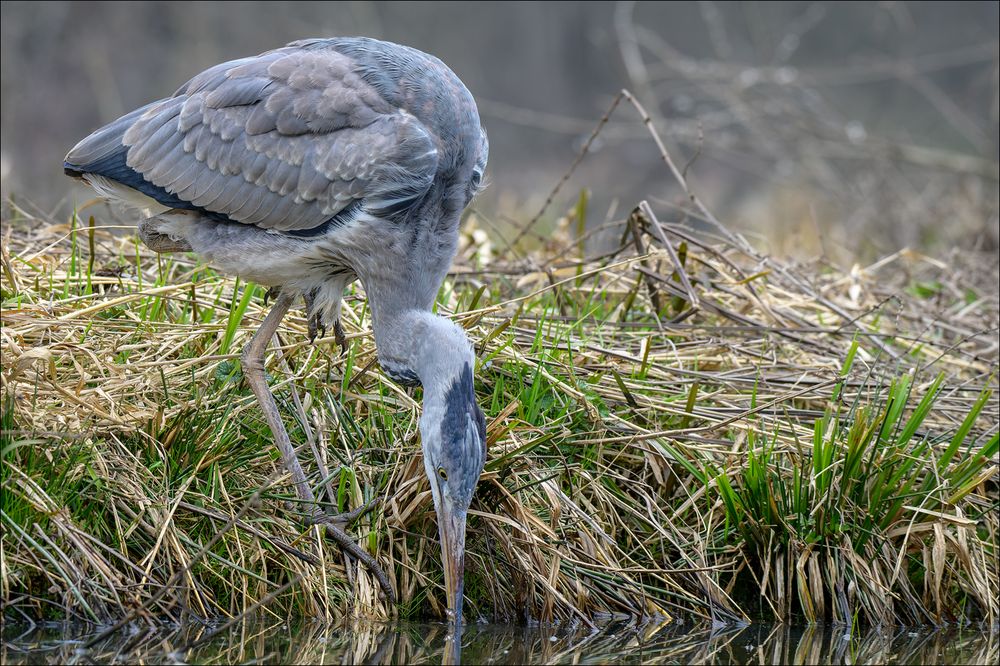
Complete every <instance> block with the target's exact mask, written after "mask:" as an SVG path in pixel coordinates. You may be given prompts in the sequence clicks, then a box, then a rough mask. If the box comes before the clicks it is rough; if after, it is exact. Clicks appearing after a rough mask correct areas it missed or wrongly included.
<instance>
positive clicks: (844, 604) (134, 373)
mask: <svg viewBox="0 0 1000 666" xmlns="http://www.w3.org/2000/svg"><path fill="white" fill-rule="evenodd" d="M663 154H664V158H665V159H667V160H668V161H669V158H668V157H667V155H666V153H665V151H664V153H663ZM676 210H677V209H675V210H674V211H672V212H663V211H661V212H660V213H659V214H657V213H656V212H655V211H654V210H653V209H652V207H650V206H648V205H647V204H643V205H641V206H639V207H637V208H636V209H635V210H634V211H633V212H632V213H631V214H630V215H629V216H627V217H626V218H625V219H620V220H617V221H615V222H614V223H613V228H614V231H615V233H616V234H617V235H618V236H620V238H621V242H620V243H619V244H618V247H617V248H616V249H615V250H614V251H612V252H609V253H606V254H604V255H602V256H599V257H584V256H583V254H584V253H583V247H584V241H583V238H582V236H583V234H582V229H583V224H582V223H583V219H584V218H585V215H586V199H585V197H581V200H580V203H579V204H578V205H577V207H576V208H574V209H573V210H572V211H570V213H569V214H568V215H567V216H565V217H564V218H562V219H561V220H560V221H559V222H558V223H557V224H556V225H555V226H554V227H553V230H552V232H551V233H549V234H547V235H546V237H545V240H544V242H539V243H535V244H534V247H533V248H530V249H524V245H523V244H522V245H521V246H520V249H519V250H518V251H514V250H508V249H504V251H503V252H496V253H494V252H491V251H490V248H489V247H487V246H484V244H483V243H482V242H481V241H482V240H483V238H482V236H481V233H480V232H479V231H478V225H477V222H476V220H475V219H473V220H471V221H470V223H469V224H468V225H467V227H466V232H465V236H464V238H465V243H464V249H463V251H462V254H461V257H460V259H459V262H458V263H457V265H456V268H455V271H454V272H453V274H452V275H451V276H450V278H449V280H448V281H447V283H446V285H445V287H444V288H443V289H442V293H441V297H440V299H439V309H440V311H442V312H448V313H455V314H454V315H453V316H454V317H455V318H456V320H457V321H459V322H461V323H462V324H463V325H464V326H465V327H466V328H467V329H468V330H469V332H470V335H471V337H472V339H473V340H474V341H476V344H477V352H478V357H479V359H480V367H479V368H478V370H477V392H478V394H479V398H480V401H481V404H482V405H483V407H484V411H485V412H486V414H487V421H488V429H487V433H488V446H489V458H488V462H487V465H486V470H485V472H484V475H483V477H482V479H481V481H480V484H479V487H478V490H477V496H476V500H475V501H474V503H473V507H472V511H471V512H470V523H469V544H468V550H469V555H468V558H467V561H468V564H467V573H466V577H467V582H466V594H467V599H468V601H467V604H468V606H467V608H468V610H467V613H468V615H469V616H470V617H472V618H476V617H487V618H492V619H497V620H523V619H534V620H539V621H543V622H549V621H554V620H571V621H579V622H582V623H585V624H589V623H591V622H593V621H594V620H595V618H598V617H601V616H603V615H605V614H609V613H611V614H620V613H627V614H630V615H633V616H650V615H661V616H671V615H678V614H693V615H695V616H698V617H702V618H706V619H709V618H711V619H714V620H720V621H742V620H746V619H749V618H751V617H757V616H759V615H760V614H761V613H763V614H769V615H774V616H776V617H778V618H781V619H793V618H804V619H807V620H824V619H826V620H833V621H836V622H842V623H848V624H851V623H854V622H859V621H860V622H868V623H875V624H897V623H906V624H914V623H936V624H943V623H947V622H952V621H961V622H967V621H985V622H987V623H989V624H995V623H996V622H997V618H998V611H1000V605H998V602H997V599H998V593H1000V581H998V574H997V570H998V567H997V564H998V560H997V531H998V529H1000V518H998V511H997V502H998V489H997V488H998V485H997V484H998V467H997V441H998V440H997V438H998V435H997V428H998V421H1000V417H998V411H1000V406H998V400H997V397H996V394H995V390H996V386H997V381H998V380H997V318H998V309H1000V303H998V294H997V291H998V290H997V265H996V261H995V257H979V256H973V255H970V254H969V253H965V254H956V255H955V256H951V257H945V258H943V259H941V260H938V259H933V258H930V257H926V256H922V255H920V254H919V253H916V252H907V251H904V252H899V253H896V254H894V255H891V256H888V257H885V258H884V259H882V260H880V261H878V262H876V263H874V264H872V265H869V266H856V267H854V268H853V269H852V270H850V271H847V272H844V271H841V270H838V269H837V268H836V267H834V266H831V265H828V264H826V263H824V262H823V261H822V260H816V261H813V262H804V263H790V262H784V261H779V260H777V259H775V258H773V257H768V256H763V255H760V254H758V253H756V252H755V251H754V250H753V249H752V248H751V247H750V246H749V244H747V243H746V242H745V241H744V240H743V239H741V238H739V237H738V236H734V235H732V234H729V233H724V232H722V231H721V229H720V230H719V231H717V232H715V233H709V232H704V231H694V230H692V228H691V226H689V225H687V224H682V223H681V222H683V215H678V214H677V213H676ZM101 211H102V209H100V208H90V209H86V210H81V211H80V214H79V216H78V217H76V218H74V219H73V220H71V221H70V222H69V223H68V224H67V223H53V222H50V221H47V220H44V219H39V218H37V217H34V216H32V215H29V214H27V213H25V212H24V211H23V210H21V209H19V208H17V207H15V206H10V207H8V209H7V210H6V211H5V214H4V244H3V247H4V250H3V312H2V315H3V329H2V351H3V372H2V375H0V376H2V381H3V423H2V425H3V440H2V455H3V468H2V469H3V472H2V502H0V506H2V521H3V536H2V537H0V538H2V542H0V543H2V550H0V555H2V567H0V585H2V589H0V594H2V600H3V606H4V611H5V613H6V614H8V615H10V614H12V613H13V614H17V613H23V614H25V615H28V616H31V617H36V618H37V617H43V618H53V617H59V618H66V619H74V620H87V621H92V622H108V621H109V620H119V619H122V620H125V621H131V620H135V619H137V618H150V619H152V618H174V619H183V618H186V617H200V618H206V617H232V618H238V617H241V616H244V615H246V614H249V613H252V612H256V611H260V612H263V613H267V614H273V615H275V616H277V617H287V616H288V615H289V614H291V615H303V616H319V617H326V618H336V617H344V616H362V617H376V618H381V617H388V616H392V615H395V614H398V615H400V616H403V617H415V616H423V615H432V616H433V615H440V614H441V613H442V612H443V593H442V578H441V572H440V560H439V551H438V545H437V541H436V527H435V524H434V514H433V510H432V504H431V499H430V491H429V489H428V486H427V483H426V480H425V478H424V472H423V467H422V463H421V461H420V448H419V441H418V429H417V420H418V417H419V394H418V393H413V392H408V391H407V390H405V389H403V388H401V387H399V386H397V385H395V384H393V383H392V382H391V381H389V380H388V379H386V378H385V377H384V376H383V375H382V373H381V371H380V368H379V366H378V364H377V362H376V357H375V349H374V345H373V342H372V339H371V336H370V327H369V325H368V322H367V310H366V306H365V301H364V298H363V295H362V293H361V289H360V287H357V286H356V287H355V291H354V293H353V295H352V296H351V297H350V298H348V299H347V302H346V303H345V322H344V323H345V327H346V328H347V331H348V333H349V338H350V343H351V345H350V351H349V352H348V354H347V355H345V356H343V357H341V356H339V355H338V353H337V349H336V346H335V345H334V344H333V341H332V339H321V340H317V342H316V344H310V343H309V341H308V339H307V336H306V322H305V319H304V317H303V316H302V315H301V312H299V314H298V316H296V315H295V314H294V313H293V315H292V316H291V317H290V318H289V319H287V320H286V324H285V325H284V326H283V327H282V330H281V333H280V334H279V338H280V340H279V341H278V344H276V346H275V347H274V348H272V349H273V350H274V351H272V353H271V355H270V356H269V361H268V372H269V373H270V374H271V375H272V376H273V383H272V390H273V391H274V392H275V394H276V395H277V396H278V400H279V402H280V403H281V405H282V409H283V410H284V414H285V418H286V422H287V423H289V424H290V425H291V428H290V434H291V436H292V438H293V441H294V442H296V443H297V444H298V445H299V446H300V456H301V457H302V459H303V460H306V461H307V462H308V464H307V470H308V469H311V471H312V474H313V476H312V478H313V481H314V487H315V489H316V491H317V495H318V496H319V497H320V498H321V499H322V501H325V502H327V503H329V505H330V507H331V509H333V510H346V509H350V508H354V507H357V506H360V505H362V504H363V503H365V502H367V501H369V500H371V499H372V498H380V499H381V502H380V504H379V505H378V507H377V509H376V511H375V512H374V513H372V514H369V516H367V517H365V518H363V519H362V520H361V521H359V523H358V524H357V525H355V527H354V532H355V534H356V535H357V536H358V538H359V540H360V542H361V544H362V545H363V546H364V547H365V548H366V549H367V550H368V551H369V552H370V553H371V554H372V555H374V556H375V557H376V558H377V559H378V560H379V562H380V563H381V564H382V566H383V567H384V568H385V570H386V571H387V572H389V575H390V577H391V578H392V582H393V585H394V587H395V589H396V590H397V594H398V596H399V598H400V600H401V601H400V605H399V606H398V607H397V608H391V607H389V606H388V605H386V603H385V602H384V601H383V600H381V599H380V598H379V595H378V586H377V583H376V581H374V580H373V579H372V578H371V577H370V576H369V574H368V573H367V571H365V570H364V569H358V568H356V567H348V568H345V562H344V559H343V557H342V556H341V554H340V553H339V552H338V551H337V550H336V547H335V545H334V544H332V543H330V542H326V541H324V540H323V539H321V538H320V537H319V534H320V533H319V532H318V531H317V528H315V527H310V526H308V525H305V524H303V523H302V522H301V521H300V520H299V519H298V514H297V512H296V511H295V510H294V507H293V506H290V505H289V503H290V502H291V499H292V498H293V497H294V493H292V492H291V491H290V489H289V488H288V487H287V486H286V483H287V479H286V478H285V476H284V475H283V474H282V471H281V468H280V460H279V459H278V457H277V454H276V452H275V451H274V450H273V446H272V445H271V442H270V438H269V435H268V430H267V427H266V425H265V424H264V423H263V420H262V418H261V417H260V415H259V413H258V411H257V409H256V407H255V402H254V400H253V397H252V394H251V393H250V392H249V390H248V388H247V387H246V386H245V385H244V383H243V382H242V381H241V375H240V371H239V365H238V351H239V349H240V348H241V346H242V344H243V343H244V342H245V340H246V339H248V335H249V333H250V332H251V331H252V330H253V329H254V328H255V324H256V322H258V321H259V320H260V319H261V317H262V316H263V314H264V312H265V310H266V307H265V305H264V304H263V299H262V290H259V289H256V288H255V287H253V286H252V285H243V284H239V283H234V282H233V281H232V280H231V279H226V278H224V277H222V276H219V275H216V274H215V273H213V272H212V271H211V270H210V269H207V268H205V267H203V266H200V265H199V264H197V263H196V262H195V261H194V260H193V259H192V258H189V257H185V256H176V257H166V256H156V255H152V254H150V253H149V252H148V251H146V250H145V249H144V248H142V247H140V246H139V245H138V244H137V242H136V240H135V239H134V238H133V237H132V236H130V235H122V234H121V233H116V232H115V231H114V230H113V229H110V228H108V227H105V226H102V224H103V219H102V216H103V215H104V214H103V213H102V212H101ZM92 213H93V215H94V217H93V218H91V217H90V215H91V214H92ZM703 213H707V211H704V209H703V207H700V206H699V205H698V203H697V202H695V206H694V208H693V209H692V210H690V211H688V212H687V213H684V214H685V215H687V214H690V215H692V216H695V217H700V218H702V220H703V221H704V218H705V215H704V214H703ZM667 215H672V216H673V219H668V217H667ZM661 217H662V218H663V219H660V218H661ZM709 223H710V221H709ZM577 230H579V231H577ZM473 238H477V239H478V242H473V240H472V239H473ZM529 245H530V244H529ZM316 461H319V463H320V464H317V462H316ZM320 469H323V470H327V471H328V474H325V475H324V474H322V473H321V472H320V471H319V470H320Z"/></svg>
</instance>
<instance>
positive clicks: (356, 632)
mask: <svg viewBox="0 0 1000 666" xmlns="http://www.w3.org/2000/svg"><path fill="white" fill-rule="evenodd" d="M98 631H99V630H98V629H94V628H89V629H85V628H83V627H79V626H77V627H72V626H64V625H48V626H45V627H35V628H30V627H28V626H26V625H23V624H14V623H5V625H4V627H3V632H2V638H3V641H2V645H0V662H2V663H3V664H92V663H143V664H165V663H190V664H229V663H242V664H256V663H268V664H273V663H280V664H345V663H350V664H365V663H368V664H420V663H425V664H440V663H453V662H454V661H455V660H456V658H459V653H460V658H461V661H462V663H466V664H526V663H546V664H563V663H572V664H611V663H614V664H623V663H624V664H640V663H641V664H673V663H716V664H775V663H778V664H864V663H868V664H870V663H878V664H938V663H948V664H995V663H997V662H998V660H1000V640H998V639H1000V637H998V635H997V634H996V633H993V632H982V631H978V630H968V629H963V630H959V629H941V630H927V629H893V630H867V631H864V632H855V633H854V634H853V635H852V634H851V632H850V631H849V630H848V629H847V628H845V627H822V626H814V627H790V626H776V625H767V624H754V625H751V626H747V627H724V628H715V629H713V628H711V627H707V626H705V625H703V624H690V623H683V622H680V623H678V622H674V623H672V624H659V623H655V622H647V623H642V624H636V623H635V622H630V621H616V622H608V623H606V624H604V625H603V626H602V628H601V629H599V630H598V631H592V630H589V629H587V628H585V627H580V626H577V627H570V626H544V627H539V626H534V627H519V626H512V625H495V624H474V625H469V626H467V627H465V629H464V630H463V632H462V633H461V636H460V637H458V640H456V636H455V635H454V634H453V633H451V632H449V630H448V627H447V626H446V625H444V624H426V623H413V622H400V623H395V624H362V623H351V624H347V625H341V626H330V625H326V624H321V623H300V624H295V625H290V624H287V623H283V622H270V623H269V622H265V621H260V620H258V621H253V622H246V623H243V624H240V625H237V626H235V627H232V628H229V629H226V630H225V631H217V628H213V627H212V626H206V625H193V624H192V625H187V626H184V627H179V628H177V627H174V628H168V627H144V628H135V629H133V630H131V631H129V632H120V633H119V634H117V635H115V636H113V637H111V638H109V639H106V640H104V641H101V642H100V643H98V644H97V645H95V646H94V647H92V648H88V649H85V648H84V647H83V645H84V643H86V642H87V640H88V639H89V638H90V637H92V636H94V635H96V634H97V633H98ZM213 632H216V633H213Z"/></svg>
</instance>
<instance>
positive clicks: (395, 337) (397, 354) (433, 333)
mask: <svg viewBox="0 0 1000 666" xmlns="http://www.w3.org/2000/svg"><path fill="white" fill-rule="evenodd" d="M373 315H374V318H373V322H372V323H373V326H374V331H375V344H376V346H377V347H378V355H379V362H380V363H381V364H382V366H383V368H385V369H386V371H387V372H388V373H389V374H391V375H393V376H395V377H397V378H399V377H400V376H406V375H412V377H413V378H414V379H417V380H419V382H420V384H421V385H423V387H424V400H425V402H426V401H428V400H433V399H435V398H437V397H441V396H440V395H439V394H443V392H445V391H446V390H447V388H448V387H450V386H451V385H452V384H453V383H454V382H455V380H456V378H458V377H460V376H462V374H463V372H465V371H466V369H468V372H470V373H471V371H472V369H473V368H474V367H475V366H474V361H475V356H474V353H473V350H472V345H471V344H470V342H469V338H468V337H467V336H466V335H465V331H464V330H463V329H462V327H461V326H459V325H457V324H455V323H454V322H452V321H450V320H448V319H446V318H444V317H440V316H438V315H436V314H434V313H433V312H429V311H427V310H417V309H412V310H402V311H399V312H375V311H373Z"/></svg>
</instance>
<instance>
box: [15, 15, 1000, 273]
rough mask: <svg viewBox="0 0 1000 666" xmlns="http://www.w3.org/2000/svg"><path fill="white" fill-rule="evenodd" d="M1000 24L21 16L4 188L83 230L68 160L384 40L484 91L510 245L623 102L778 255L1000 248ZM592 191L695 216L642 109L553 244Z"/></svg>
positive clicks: (586, 180) (602, 198)
mask: <svg viewBox="0 0 1000 666" xmlns="http://www.w3.org/2000/svg"><path fill="white" fill-rule="evenodd" d="M998 22H1000V17H998V4H997V3H996V2H982V3H966V2H929V3H917V2H914V3H905V2H878V3H874V2H872V3H841V2H746V3H717V2H690V3H644V2H638V3H636V2H586V3H582V2H566V3H553V2H546V3H534V2H519V3H507V2H497V3H491V2H483V3H472V2H468V3H453V2H441V3H425V2H388V3H381V2H344V3H319V2H315V3H314V2H260V3H258V2H225V3H221V2H220V3H212V2H196V3H186V2H169V3H166V2H164V3H161V2H142V3H139V2H134V3H133V2H107V3H104V2H4V3H3V4H2V23H0V25H2V28H0V30H2V40H0V45H2V46H0V52H2V137H0V138H2V147H0V172H2V194H3V196H4V198H5V199H6V198H7V197H13V199H14V201H15V202H16V203H17V205H19V206H21V207H23V208H24V209H25V210H29V211H33V212H36V213H41V214H45V215H52V216H65V215H67V214H68V213H69V212H70V211H72V207H73V205H74V204H75V203H79V202H82V201H84V200H86V199H88V198H90V196H91V195H90V194H89V193H88V192H86V191H85V190H83V189H82V188H78V187H77V186H75V185H73V184H72V183H71V182H70V181H69V179H67V178H65V177H64V176H63V175H62V168H61V162H62V157H63V155H64V154H65V153H66V152H67V150H68V149H69V148H71V147H72V146H73V144H74V143H76V141H78V140H79V139H81V138H82V137H84V136H85V135H86V134H88V133H89V132H90V131H92V130H94V129H96V128H97V127H99V126H100V125H102V124H104V123H106V122H109V121H111V120H113V119H115V118H116V117H118V116H119V115H121V114H123V113H125V112H127V111H129V110H131V109H133V108H135V107H137V106H140V105H142V104H144V103H146V102H148V101H151V100H153V99H157V98H160V97H164V96H167V95H169V94H171V93H173V91H174V90H176V89H177V88H178V87H179V86H180V85H181V84H182V83H184V82H185V81H186V80H187V79H189V78H190V77H192V76H193V75H195V74H197V73H198V72H199V71H201V70H202V69H204V68H206V67H208V66H210V65H213V64H215V63H218V62H221V61H224V60H227V59H232V58H237V57H241V56H246V55H252V54H256V53H260V52H262V51H266V50H269V49H272V48H275V47H278V46H281V45H283V44H285V43H287V42H289V41H292V40H295V39H301V38H304V37H316V36H336V35H368V36H372V37H378V38H382V39H388V40H391V41H396V42H400V43H404V44H408V45H410V46H414V47H416V48H419V49H422V50H425V51H428V52H430V53H433V54H434V55H436V56H438V57H440V58H441V59H442V60H444V61H445V62H446V63H447V64H448V65H449V66H450V67H451V68H452V69H453V70H455V72H456V73H457V74H458V75H459V76H460V77H461V78H462V80H463V81H464V82H465V83H466V85H467V86H468V87H469V89H470V90H471V91H472V93H473V94H474V95H475V96H476V99H477V100H478V102H479V105H480V112H481V115H482V117H483V121H484V124H485V125H486V127H487V130H488V132H489V135H490V143H491V150H490V166H489V170H488V175H487V180H488V181H489V183H490V186H489V188H488V189H487V191H486V192H485V193H484V194H483V195H482V197H481V198H480V199H479V200H477V203H476V204H475V206H476V208H477V211H478V213H479V214H480V217H481V219H482V220H484V223H483V224H482V226H483V227H484V228H486V229H488V230H492V233H495V234H499V235H500V236H501V237H509V236H510V235H512V234H516V229H517V228H518V227H519V226H520V225H523V224H524V223H525V222H527V221H528V220H529V219H531V218H532V217H534V216H535V214H536V213H537V212H538V211H539V209H540V207H541V205H542V203H543V202H544V201H545V199H546V196H547V195H548V193H549V192H550V191H551V190H552V188H553V186H554V185H555V184H556V183H557V182H558V180H559V179H560V177H561V176H562V175H563V174H564V173H566V171H567V170H568V168H569V167H570V165H571V164H572V163H573V160H574V159H575V157H576V155H577V154H578V153H579V151H580V150H581V148H582V146H583V145H584V144H585V142H586V140H587V137H588V136H590V134H591V132H592V131H593V130H594V128H595V127H596V125H597V123H598V121H599V120H600V119H601V118H602V116H603V115H604V114H605V112H606V111H607V109H608V107H609V105H610V104H611V102H612V100H613V99H614V97H615V95H616V94H617V93H618V91H619V90H620V89H621V88H623V87H624V88H628V89H629V90H631V91H632V92H633V93H634V94H635V96H636V97H637V99H638V100H639V101H640V102H641V103H642V104H643V105H644V106H645V108H646V109H647V110H648V111H649V114H650V116H651V117H652V119H653V122H654V125H655V126H656V127H657V128H658V130H659V132H660V134H661V136H662V137H663V140H664V142H665V144H666V146H667V148H668V150H669V151H670V152H671V154H672V156H673V158H674V160H675V161H676V162H677V164H678V166H679V167H681V168H682V169H686V175H687V177H688V179H689V183H690V186H691V188H692V190H693V191H694V192H695V193H697V194H698V196H699V197H700V198H701V199H702V200H703V201H704V202H705V203H706V205H707V206H708V208H709V209H711V210H712V211H713V212H714V213H715V215H716V216H717V217H718V218H719V219H721V220H722V221H723V222H725V223H726V224H727V225H728V226H731V227H732V228H734V229H737V230H738V231H740V232H742V233H744V234H746V235H747V236H748V237H749V238H750V239H751V240H752V241H753V242H754V243H755V244H757V245H758V246H759V247H761V248H762V249H764V250H766V251H770V252H775V253H779V254H783V255H792V256H795V255H799V256H814V255H816V254H820V253H823V254H826V255H828V256H831V257H837V258H840V259H841V260H843V261H847V260H851V258H853V257H858V258H865V257H872V256H875V255H880V254H884V253H886V252H891V251H895V250H897V249H899V248H902V247H907V246H909V247H915V248H919V249H922V250H927V251H930V252H941V251H943V250H947V249H950V248H955V247H958V248H965V249H978V250H986V251H987V252H991V253H993V254H994V255H995V253H996V251H997V236H998V227H1000V224H998V218H997V208H998V202H997V198H998V186H997V183H998V175H997V174H998V169H997V161H998V27H997V26H998ZM584 190H587V191H589V193H590V201H589V208H588V215H587V223H588V224H589V225H592V226H595V225H600V224H601V223H602V222H604V221H610V220H615V219H621V218H623V217H624V216H626V215H627V214H628V212H629V211H630V210H631V209H632V208H633V207H634V206H635V204H636V203H637V202H638V201H639V200H640V199H643V198H646V199H649V200H651V201H653V202H654V204H656V205H657V206H658V210H667V211H669V212H670V216H671V217H670V218H669V219H670V220H671V221H685V222H693V223H697V221H696V220H693V219H691V218H690V217H689V216H688V213H687V212H686V206H685V205H684V198H683V197H682V196H681V191H680V188H679V187H678V186H677V183H676V182H675V181H674V180H673V179H672V178H671V177H670V174H669V172H668V170H667V169H666V167H665V166H664V164H663V162H662V160H661V158H660V155H659V152H658V150H657V148H656V146H655V144H654V143H653V142H652V140H651V138H650V134H649V132H648V130H647V128H646V127H644V125H643V124H642V123H641V121H640V119H639V116H638V114H637V113H636V110H635V109H634V108H633V107H631V106H629V105H627V104H625V103H622V104H621V105H619V107H618V108H617V110H616V111H615V113H614V114H613V115H612V116H611V118H610V120H609V121H608V122H607V124H606V125H605V126H604V127H603V128H602V131H601V133H600V134H599V136H598V138H597V139H596V140H595V141H594V142H593V144H592V146H591V150H590V152H589V154H588V155H587V157H586V158H585V159H584V161H583V162H582V164H581V166H580V168H579V169H578V170H577V171H576V172H575V174H574V175H573V176H572V178H571V179H570V180H569V181H568V182H567V183H566V185H565V186H564V187H563V188H562V189H561V190H560V192H559V194H558V196H557V197H556V198H555V200H554V202H553V204H552V205H551V206H550V207H549V209H548V211H547V213H546V215H545V216H543V218H542V219H541V221H540V223H539V227H538V229H540V230H541V231H543V232H544V230H545V229H546V228H551V225H552V224H553V221H554V220H555V219H556V218H558V217H559V216H561V215H564V214H566V212H567V211H568V210H570V209H571V208H572V207H573V206H574V205H575V204H576V202H577V201H578V199H579V197H580V193H581V191H584ZM546 225H547V226H546ZM596 242H598V243H599V242H600V241H599V240H598V241H596Z"/></svg>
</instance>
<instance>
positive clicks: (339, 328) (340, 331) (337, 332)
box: [333, 319, 347, 356]
mask: <svg viewBox="0 0 1000 666" xmlns="http://www.w3.org/2000/svg"><path fill="white" fill-rule="evenodd" d="M333 337H334V338H335V339H336V340H337V344H338V345H340V354H341V356H343V355H345V354H347V336H346V335H344V327H343V325H342V324H341V323H340V320H339V319H338V320H337V321H335V322H333Z"/></svg>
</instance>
